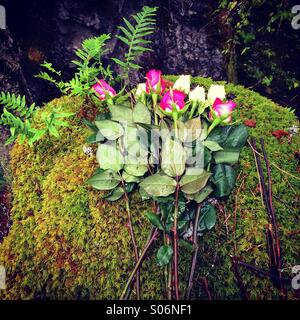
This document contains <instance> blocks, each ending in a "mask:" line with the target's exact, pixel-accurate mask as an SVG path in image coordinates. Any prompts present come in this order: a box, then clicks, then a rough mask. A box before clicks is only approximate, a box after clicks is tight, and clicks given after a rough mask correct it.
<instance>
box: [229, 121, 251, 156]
mask: <svg viewBox="0 0 300 320" xmlns="http://www.w3.org/2000/svg"><path fill="white" fill-rule="evenodd" d="M248 137H249V133H248V129H247V127H246V126H245V125H244V124H241V125H239V126H237V127H235V128H233V130H232V131H231V132H230V134H229V136H228V138H227V139H226V141H225V143H224V145H223V146H224V149H235V150H241V149H242V148H243V147H244V145H245V143H246V141H247V139H248Z"/></svg>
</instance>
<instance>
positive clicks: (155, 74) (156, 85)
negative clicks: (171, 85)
mask: <svg viewBox="0 0 300 320" xmlns="http://www.w3.org/2000/svg"><path fill="white" fill-rule="evenodd" d="M165 89H166V83H165V81H164V79H163V77H162V72H161V71H160V70H155V69H153V70H150V71H149V72H148V73H147V74H146V92H147V93H148V94H149V93H152V92H154V93H157V94H162V93H163V92H164V91H165Z"/></svg>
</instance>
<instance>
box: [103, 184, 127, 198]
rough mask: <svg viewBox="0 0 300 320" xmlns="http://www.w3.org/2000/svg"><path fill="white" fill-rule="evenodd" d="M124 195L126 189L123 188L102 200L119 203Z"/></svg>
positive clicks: (115, 190)
mask: <svg viewBox="0 0 300 320" xmlns="http://www.w3.org/2000/svg"><path fill="white" fill-rule="evenodd" d="M124 193H125V191H124V189H123V188H121V187H118V188H116V189H114V190H112V191H111V192H110V193H109V194H108V195H106V196H104V197H102V199H105V200H107V201H117V200H119V199H121V198H122V197H123V195H124Z"/></svg>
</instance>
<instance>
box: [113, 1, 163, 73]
mask: <svg viewBox="0 0 300 320" xmlns="http://www.w3.org/2000/svg"><path fill="white" fill-rule="evenodd" d="M156 11H157V8H156V7H154V8H151V7H148V6H145V7H143V9H142V11H141V12H139V13H137V14H136V15H133V19H134V20H135V24H134V25H133V24H132V23H130V22H129V21H128V20H127V19H126V18H123V20H124V23H125V25H126V26H124V27H123V26H119V29H120V30H121V32H122V35H117V38H118V39H119V40H121V41H122V42H123V43H124V44H125V45H126V46H127V47H128V51H127V53H126V54H125V56H124V60H123V61H121V60H119V59H116V58H112V59H113V61H114V62H116V63H117V64H118V65H119V66H120V67H121V70H122V78H124V79H126V78H128V75H129V72H130V70H137V69H140V68H141V66H140V65H138V64H137V58H138V57H139V56H140V55H141V54H143V53H144V52H146V51H151V49H149V48H147V45H149V44H150V43H151V41H149V40H145V37H146V36H149V35H151V34H152V33H153V32H154V24H155V19H154V17H155V15H156Z"/></svg>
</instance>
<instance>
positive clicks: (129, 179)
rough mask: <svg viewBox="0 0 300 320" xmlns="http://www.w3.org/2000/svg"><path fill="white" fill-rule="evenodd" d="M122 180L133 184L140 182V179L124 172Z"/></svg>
mask: <svg viewBox="0 0 300 320" xmlns="http://www.w3.org/2000/svg"><path fill="white" fill-rule="evenodd" d="M122 178H123V179H124V181H125V182H127V183H132V182H136V183H139V182H140V178H138V177H136V176H134V175H131V174H128V173H127V172H126V171H124V172H123V174H122Z"/></svg>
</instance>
